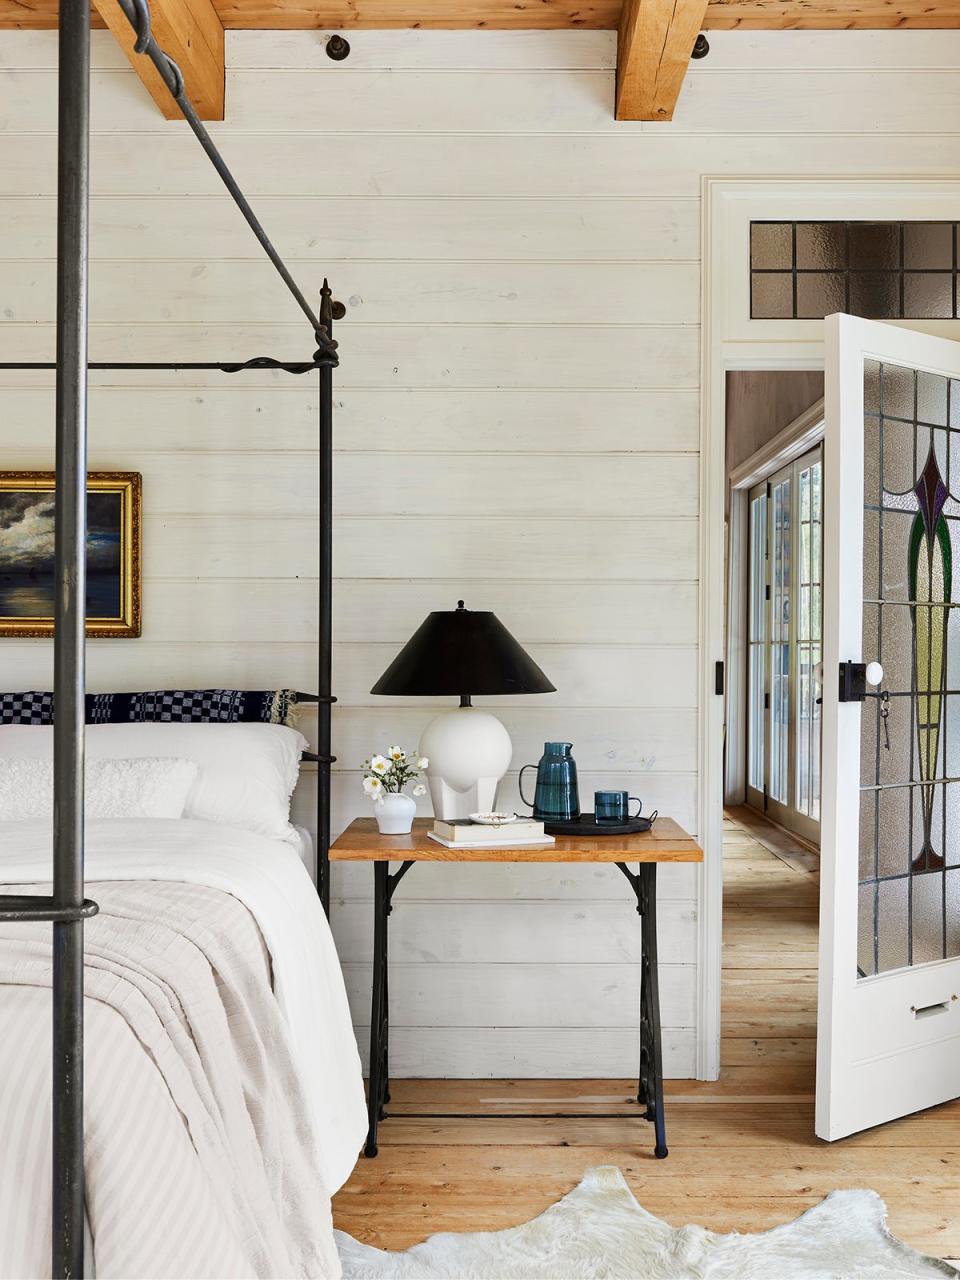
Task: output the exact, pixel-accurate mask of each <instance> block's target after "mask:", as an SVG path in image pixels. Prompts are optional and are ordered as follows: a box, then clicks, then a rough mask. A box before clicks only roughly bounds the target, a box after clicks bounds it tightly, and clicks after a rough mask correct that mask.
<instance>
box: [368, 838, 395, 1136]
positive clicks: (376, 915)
mask: <svg viewBox="0 0 960 1280" xmlns="http://www.w3.org/2000/svg"><path fill="white" fill-rule="evenodd" d="M389 876H390V866H389V863H386V862H375V863H374V864H373V996H372V1000H371V1005H370V1084H369V1095H368V1097H367V1115H368V1126H367V1144H366V1146H365V1147H364V1155H366V1156H375V1155H376V1154H377V1124H378V1123H379V1120H380V1117H381V1115H382V1113H383V1103H384V1087H385V1082H384V1076H385V1066H386V1047H387V1046H386V1032H387V1020H388V1018H389V1016H390V1014H389V1008H388V1005H387V989H386V988H387V983H386V977H387V894H388V883H389Z"/></svg>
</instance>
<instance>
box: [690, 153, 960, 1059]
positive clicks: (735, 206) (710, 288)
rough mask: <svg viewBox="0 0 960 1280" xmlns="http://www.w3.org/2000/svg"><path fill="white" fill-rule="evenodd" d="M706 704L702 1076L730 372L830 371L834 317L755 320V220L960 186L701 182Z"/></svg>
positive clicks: (926, 204) (913, 325) (885, 208)
mask: <svg viewBox="0 0 960 1280" xmlns="http://www.w3.org/2000/svg"><path fill="white" fill-rule="evenodd" d="M701 197H702V204H701V259H702V263H703V266H702V271H701V317H702V345H701V378H700V388H701V390H700V399H701V403H700V413H701V416H700V423H701V426H700V432H701V435H700V637H699V638H700V675H699V684H700V700H699V708H700V711H699V740H698V750H699V760H698V764H699V776H700V793H699V800H698V813H699V826H698V831H699V836H700V842H701V844H702V845H703V848H704V855H705V856H704V861H703V864H702V866H701V868H700V923H699V942H698V981H699V992H698V1023H697V1075H698V1077H699V1078H700V1079H704V1080H714V1079H716V1078H717V1076H718V1075H719V1071H720V975H721V941H722V930H723V858H722V851H723V787H724V766H723V759H724V753H723V734H724V711H723V709H724V699H723V698H722V697H718V696H717V694H716V691H715V689H716V686H715V679H716V674H715V673H716V663H717V662H718V661H722V660H723V658H724V656H725V654H724V622H725V600H724V580H725V571H726V554H727V540H726V536H725V533H726V531H725V527H724V500H725V488H726V474H725V458H724V445H725V434H726V424H725V409H726V406H725V379H726V374H727V371H728V370H731V369H822V368H823V357H824V346H823V321H822V320H752V319H751V318H750V273H749V263H750V222H751V221H752V220H754V219H769V220H773V221H777V220H782V221H785V222H794V221H798V220H799V221H803V220H805V219H810V220H843V219H845V220H849V221H858V220H862V221H876V220H880V221H882V220H885V219H889V220H893V221H899V220H904V219H921V220H933V221H935V220H937V219H942V220H943V221H950V222H953V221H957V220H958V219H960V181H958V180H957V178H956V177H955V176H953V177H951V176H948V175H944V176H943V177H942V178H924V179H922V180H915V179H909V178H898V177H895V176H890V177H873V178H862V179H843V180H834V179H827V178H809V179H802V178H797V179H790V178H782V177H778V178H733V179H731V178H714V177H709V176H707V177H704V178H703V180H702V183H701ZM893 323H895V324H897V325H898V326H900V327H901V328H908V329H917V330H919V331H921V332H924V333H933V334H939V335H941V336H943V337H951V338H960V321H957V320H923V321H909V320H907V321H905V320H897V321H894V322H893Z"/></svg>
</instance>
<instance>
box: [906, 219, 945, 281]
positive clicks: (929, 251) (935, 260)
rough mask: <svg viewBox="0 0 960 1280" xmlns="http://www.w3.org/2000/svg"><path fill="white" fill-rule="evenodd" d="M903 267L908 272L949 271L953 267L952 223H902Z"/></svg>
mask: <svg viewBox="0 0 960 1280" xmlns="http://www.w3.org/2000/svg"><path fill="white" fill-rule="evenodd" d="M903 265H904V266H905V267H906V268H907V270H908V271H909V270H924V269H927V270H930V269H933V270H936V269H937V268H940V269H945V270H947V271H949V270H950V269H951V268H952V267H953V223H952V222H906V223H904V227H903Z"/></svg>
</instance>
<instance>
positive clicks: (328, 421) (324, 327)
mask: <svg viewBox="0 0 960 1280" xmlns="http://www.w3.org/2000/svg"><path fill="white" fill-rule="evenodd" d="M336 305H337V304H335V303H334V301H333V297H332V294H331V292H330V286H329V284H328V283H327V281H326V280H324V282H323V288H322V289H321V290H320V331H321V332H320V335H319V336H320V337H326V338H327V340H328V341H330V342H332V339H333V320H334V308H335V306H336ZM320 356H321V352H319V351H318V352H317V358H318V359H319V358H320ZM318 449H319V454H320V501H319V509H320V566H319V574H320V580H319V609H320V616H319V618H318V621H317V625H318V627H319V637H318V639H319V650H320V655H319V657H320V661H319V670H318V673H317V702H318V706H317V891H318V892H319V894H320V901H321V903H322V904H323V909H324V911H325V912H326V913H327V915H328V916H329V915H330V768H331V765H332V764H333V762H334V757H333V756H332V755H331V754H330V747H331V743H330V722H331V713H332V709H333V703H334V702H336V698H334V697H333V694H332V691H331V690H332V665H333V656H332V655H333V626H332V616H333V363H332V362H331V361H330V360H324V362H323V363H322V364H321V365H320V431H319V440H318Z"/></svg>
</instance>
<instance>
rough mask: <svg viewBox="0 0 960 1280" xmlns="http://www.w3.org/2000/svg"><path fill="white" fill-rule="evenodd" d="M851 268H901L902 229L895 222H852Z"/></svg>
mask: <svg viewBox="0 0 960 1280" xmlns="http://www.w3.org/2000/svg"><path fill="white" fill-rule="evenodd" d="M849 237H850V239H849V243H850V257H849V265H850V266H851V267H878V268H880V269H887V270H895V269H897V268H899V266H900V227H899V224H898V223H895V222H852V223H851V224H850V230H849Z"/></svg>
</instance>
